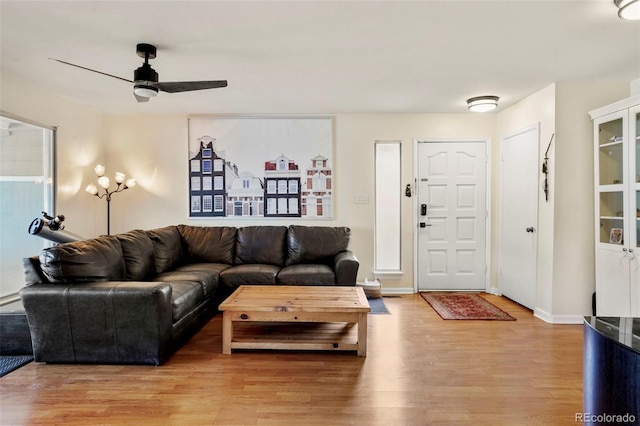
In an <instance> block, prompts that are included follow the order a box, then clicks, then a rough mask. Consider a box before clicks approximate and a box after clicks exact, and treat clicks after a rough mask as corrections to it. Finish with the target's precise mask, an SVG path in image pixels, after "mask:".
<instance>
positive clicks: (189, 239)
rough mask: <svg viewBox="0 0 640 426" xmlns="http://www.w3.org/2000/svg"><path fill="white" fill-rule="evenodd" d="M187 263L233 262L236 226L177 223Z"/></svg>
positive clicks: (230, 263)
mask: <svg viewBox="0 0 640 426" xmlns="http://www.w3.org/2000/svg"><path fill="white" fill-rule="evenodd" d="M178 231H179V232H180V235H181V236H182V240H183V242H184V246H185V249H186V252H187V253H186V255H187V256H188V258H189V263H198V262H212V263H226V264H229V265H232V264H233V256H234V251H235V245H236V231H237V230H236V228H233V227H229V226H207V227H205V226H190V225H178Z"/></svg>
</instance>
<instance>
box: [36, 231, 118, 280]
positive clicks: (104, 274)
mask: <svg viewBox="0 0 640 426" xmlns="http://www.w3.org/2000/svg"><path fill="white" fill-rule="evenodd" d="M40 269H41V270H42V273H43V274H44V276H45V277H46V278H47V279H48V280H49V281H51V282H69V281H71V282H73V281H120V280H124V278H125V265H124V259H123V256H122V249H121V247H120V242H119V241H118V239H117V238H116V237H114V236H109V235H103V236H101V237H98V238H92V239H90V240H85V241H74V242H70V243H64V244H59V245H57V246H55V247H49V248H45V249H44V250H42V253H41V254H40Z"/></svg>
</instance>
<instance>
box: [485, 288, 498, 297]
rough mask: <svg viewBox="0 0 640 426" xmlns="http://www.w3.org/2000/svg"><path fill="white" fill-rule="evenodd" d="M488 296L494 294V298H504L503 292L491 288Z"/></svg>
mask: <svg viewBox="0 0 640 426" xmlns="http://www.w3.org/2000/svg"><path fill="white" fill-rule="evenodd" d="M487 294H493V295H494V296H502V292H501V291H500V289H499V288H498V287H489V289H488V290H487Z"/></svg>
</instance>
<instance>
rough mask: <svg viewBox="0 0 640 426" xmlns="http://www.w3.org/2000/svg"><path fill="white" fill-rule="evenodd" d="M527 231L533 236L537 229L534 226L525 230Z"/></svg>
mask: <svg viewBox="0 0 640 426" xmlns="http://www.w3.org/2000/svg"><path fill="white" fill-rule="evenodd" d="M525 231H527V232H531V233H532V234H533V233H534V232H535V228H534V227H533V226H530V227H528V228H527V229H525Z"/></svg>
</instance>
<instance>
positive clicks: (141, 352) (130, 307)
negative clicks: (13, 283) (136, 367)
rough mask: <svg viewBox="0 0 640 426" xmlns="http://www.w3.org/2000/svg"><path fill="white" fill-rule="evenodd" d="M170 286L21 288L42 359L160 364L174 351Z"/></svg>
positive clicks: (35, 347)
mask: <svg viewBox="0 0 640 426" xmlns="http://www.w3.org/2000/svg"><path fill="white" fill-rule="evenodd" d="M171 294H172V290H171V286H170V285H169V284H167V283H160V282H134V281H103V282H90V283H81V284H80V283H73V284H70V283H60V284H35V285H31V286H29V287H24V288H23V289H22V290H21V291H20V296H21V298H22V303H23V305H24V309H25V312H26V315H27V320H28V322H29V330H30V332H31V341H32V343H33V352H34V358H35V360H36V361H39V362H54V363H55V362H61V363H107V364H154V365H160V364H162V363H163V362H164V361H165V360H166V359H167V358H168V357H169V356H170V355H171V346H172V310H171Z"/></svg>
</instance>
